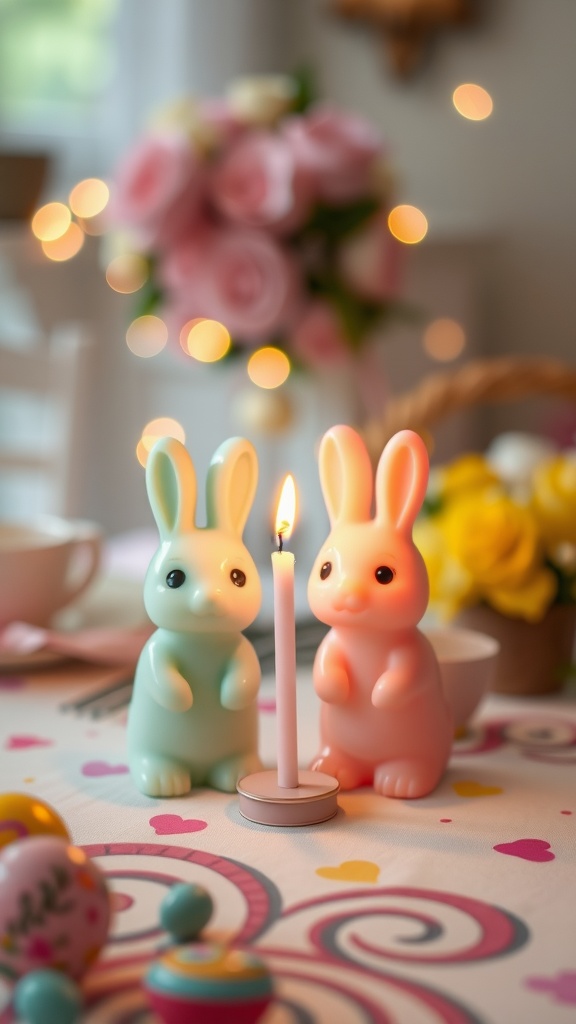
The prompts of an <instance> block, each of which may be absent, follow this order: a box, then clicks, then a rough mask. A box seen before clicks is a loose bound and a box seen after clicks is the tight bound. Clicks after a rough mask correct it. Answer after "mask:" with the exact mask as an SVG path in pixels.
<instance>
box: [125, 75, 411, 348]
mask: <svg viewBox="0 0 576 1024" xmlns="http://www.w3.org/2000/svg"><path fill="white" fill-rule="evenodd" d="M387 159H388V157H387V152H386V147H385V145H384V143H383V141H382V139H381V137H380V135H379V133H378V132H377V131H376V130H375V129H374V128H373V126H372V125H371V124H369V123H368V122H367V121H365V120H364V119H363V118H361V117H357V116H355V115H353V114H349V113H346V112H343V111H341V110H339V109H336V108H334V107H332V106H329V105H327V104H322V103H312V102H310V101H309V99H308V98H307V97H306V89H305V88H304V83H303V81H301V80H299V79H297V78H290V77H283V76H282V77H281V76H277V77H273V78H262V79H241V80H239V81H237V82H235V83H233V84H232V86H231V87H230V89H229V91H228V94H227V96H226V98H224V99H222V100H205V99H204V100H203V99H198V100H197V101H186V102H185V103H182V104H180V105H179V106H177V107H174V108H172V109H171V110H169V111H167V112H166V113H165V114H164V116H163V117H162V118H161V119H159V120H158V121H157V123H155V124H154V125H153V126H151V127H150V128H149V130H148V131H147V132H146V134H145V135H144V137H143V138H140V139H139V140H137V142H136V143H135V145H134V146H133V147H132V148H131V149H130V150H129V151H128V152H127V153H126V154H125V155H124V157H123V159H122V160H121V162H120V165H119V167H118V168H117V171H116V174H115V178H114V182H113V186H112V201H111V205H110V218H111V223H112V226H113V227H114V228H118V229H121V230H122V237H123V238H124V239H128V241H129V248H130V250H131V251H132V252H135V253H138V254H139V255H140V256H144V257H145V259H146V261H147V266H148V279H147V281H146V283H145V284H144V285H143V287H142V289H141V290H140V308H139V310H138V312H139V314H144V313H154V314H155V315H157V316H159V317H161V318H162V319H163V320H164V321H165V323H166V324H167V326H168V328H169V335H170V338H171V339H173V340H174V341H175V342H176V343H178V342H180V344H181V345H182V347H183V348H184V350H186V336H187V325H189V324H190V323H196V322H197V321H198V319H199V318H204V319H209V320H216V321H219V322H220V323H222V324H224V326H225V327H226V328H227V330H228V331H229V333H230V336H231V339H232V344H231V347H230V349H229V351H230V352H234V351H236V352H237V351H242V350H246V349H253V348H254V347H256V346H258V345H261V344H263V343H267V344H273V345H275V346H277V347H278V348H280V349H282V350H283V351H285V352H286V354H287V355H288V356H289V358H290V360H291V362H292V363H293V364H295V365H301V366H310V367H317V366H318V365H320V364H322V363H328V362H334V361H338V362H343V361H344V360H346V359H350V357H351V356H352V355H353V354H354V353H356V352H357V351H358V350H359V349H360V348H361V346H362V345H363V343H364V342H365V341H366V340H367V339H369V338H370V336H374V334H375V332H376V331H377V329H378V327H379V326H380V324H381V322H382V321H383V320H384V319H385V318H387V317H388V316H389V315H390V313H391V312H393V311H394V310H395V308H396V307H397V306H398V307H399V299H398V295H399V290H400V280H401V276H402V275H401V266H400V262H401V249H402V245H401V243H399V242H397V241H396V239H395V238H394V237H393V236H392V234H391V233H390V230H389V228H388V223H387V214H388V212H389V208H390V205H391V196H390V185H389V182H390V174H389V171H388V166H387Z"/></svg>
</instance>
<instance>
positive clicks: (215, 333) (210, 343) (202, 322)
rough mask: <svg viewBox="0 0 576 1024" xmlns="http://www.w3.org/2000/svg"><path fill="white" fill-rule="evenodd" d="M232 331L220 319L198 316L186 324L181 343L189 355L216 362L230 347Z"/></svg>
mask: <svg viewBox="0 0 576 1024" xmlns="http://www.w3.org/2000/svg"><path fill="white" fill-rule="evenodd" d="M230 343H231V342H230V332H229V331H228V329H227V328H226V327H224V324H221V323H219V322H218V320H207V319H205V318H204V317H197V318H196V319H194V320H189V321H188V323H186V324H184V327H183V328H182V330H181V331H180V344H181V346H182V348H183V349H184V351H185V352H186V353H187V355H190V356H192V357H193V358H194V359H198V360H199V362H201V363H216V362H218V360H219V359H223V358H224V356H225V355H226V353H227V352H228V350H229V348H230Z"/></svg>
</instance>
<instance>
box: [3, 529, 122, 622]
mask: <svg viewBox="0 0 576 1024" xmlns="http://www.w3.org/2000/svg"><path fill="white" fill-rule="evenodd" d="M101 546H102V534H101V530H100V528H99V527H98V526H97V525H96V524H95V523H91V522H87V521H84V520H67V519H60V518H58V517H57V516H43V517H41V518H40V517H39V518H37V519H34V520H31V521H30V522H22V523H14V522H0V629H2V628H3V627H4V626H6V625H8V624H9V623H11V622H16V621H22V622H29V623H31V624H32V625H34V626H47V625H48V624H49V623H50V620H51V619H52V617H53V615H54V614H55V613H56V612H57V611H59V610H60V609H61V608H64V607H65V606H66V605H68V604H70V603H71V602H72V601H73V600H74V599H75V598H77V597H79V595H80V594H81V593H83V591H84V590H86V588H87V586H88V584H89V583H90V582H91V580H92V579H93V578H94V576H95V574H96V571H97V569H98V567H99V564H100V554H101Z"/></svg>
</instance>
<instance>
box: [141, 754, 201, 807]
mask: <svg viewBox="0 0 576 1024" xmlns="http://www.w3.org/2000/svg"><path fill="white" fill-rule="evenodd" d="M130 773H131V775H132V778H133V779H134V782H135V783H136V785H137V787H138V789H139V790H140V791H141V792H142V793H145V794H146V796H156V797H158V796H184V794H185V793H189V792H190V789H191V788H192V787H191V781H190V772H189V771H188V769H187V768H185V767H184V766H183V765H182V764H180V763H179V762H178V761H170V760H168V759H167V758H162V757H150V756H148V755H146V754H144V755H142V756H141V757H136V758H132V759H131V762H130Z"/></svg>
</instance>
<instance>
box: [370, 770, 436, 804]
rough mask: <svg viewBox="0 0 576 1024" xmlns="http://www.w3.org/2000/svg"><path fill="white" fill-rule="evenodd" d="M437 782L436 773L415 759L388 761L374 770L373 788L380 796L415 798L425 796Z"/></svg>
mask: <svg viewBox="0 0 576 1024" xmlns="http://www.w3.org/2000/svg"><path fill="white" fill-rule="evenodd" d="M437 782H438V773H437V772H436V771H432V770H431V769H430V767H429V766H427V765H424V764H421V763H420V762H415V761H389V762H386V763H385V764H380V765H378V767H377V768H376V770H375V772H374V790H375V792H376V793H380V794H381V795H382V796H392V797H396V799H404V800H415V799H417V798H418V797H421V796H427V795H428V794H429V793H431V792H432V790H433V789H434V788H435V786H436V784H437Z"/></svg>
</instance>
